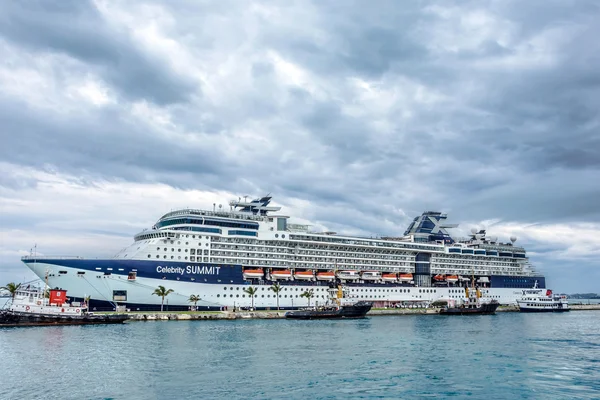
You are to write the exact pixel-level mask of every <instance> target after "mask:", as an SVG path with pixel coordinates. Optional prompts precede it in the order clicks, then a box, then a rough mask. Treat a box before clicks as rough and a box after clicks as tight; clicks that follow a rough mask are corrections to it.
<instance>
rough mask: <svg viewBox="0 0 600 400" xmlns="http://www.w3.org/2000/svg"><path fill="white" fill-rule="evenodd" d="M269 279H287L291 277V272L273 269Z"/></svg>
mask: <svg viewBox="0 0 600 400" xmlns="http://www.w3.org/2000/svg"><path fill="white" fill-rule="evenodd" d="M271 277H272V278H274V279H289V278H291V277H292V271H290V270H289V269H280V270H276V269H274V270H273V271H272V272H271Z"/></svg>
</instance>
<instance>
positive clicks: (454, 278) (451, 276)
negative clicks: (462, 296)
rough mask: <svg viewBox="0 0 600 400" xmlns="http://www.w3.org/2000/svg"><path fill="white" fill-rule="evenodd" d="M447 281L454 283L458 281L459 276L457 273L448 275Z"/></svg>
mask: <svg viewBox="0 0 600 400" xmlns="http://www.w3.org/2000/svg"><path fill="white" fill-rule="evenodd" d="M446 281H448V282H450V283H454V282H457V281H458V276H456V275H448V276H447V277H446Z"/></svg>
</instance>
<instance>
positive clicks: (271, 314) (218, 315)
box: [128, 304, 600, 321]
mask: <svg viewBox="0 0 600 400" xmlns="http://www.w3.org/2000/svg"><path fill="white" fill-rule="evenodd" d="M570 308H571V311H586V310H600V304H581V305H579V304H577V305H571V306H570ZM518 311H519V309H518V307H516V306H502V307H499V308H498V309H497V310H496V312H498V313H502V312H518ZM438 313H439V309H436V308H388V309H375V310H371V311H369V313H368V314H367V315H368V316H393V315H436V314H438ZM284 315H285V311H276V310H271V311H252V312H249V311H240V312H233V311H222V312H195V313H169V312H162V313H161V312H153V313H140V312H135V313H128V316H129V319H130V320H132V321H189V320H237V319H278V318H284Z"/></svg>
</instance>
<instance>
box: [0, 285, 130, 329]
mask: <svg viewBox="0 0 600 400" xmlns="http://www.w3.org/2000/svg"><path fill="white" fill-rule="evenodd" d="M127 319H128V317H127V315H125V314H113V315H95V314H93V313H90V312H88V310H87V305H86V304H77V303H73V304H71V303H68V301H67V291H66V290H61V289H51V290H50V291H49V297H48V298H46V296H45V291H43V290H41V289H39V288H24V289H19V290H17V292H16V293H15V295H14V297H13V299H12V302H11V303H10V305H9V306H8V308H7V309H4V310H0V327H13V326H46V325H91V324H120V323H123V322H125V321H126V320H127Z"/></svg>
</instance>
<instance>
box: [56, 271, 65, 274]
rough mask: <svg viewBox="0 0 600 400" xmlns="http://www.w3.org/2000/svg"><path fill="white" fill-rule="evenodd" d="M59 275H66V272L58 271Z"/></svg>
mask: <svg viewBox="0 0 600 400" xmlns="http://www.w3.org/2000/svg"><path fill="white" fill-rule="evenodd" d="M58 273H59V274H66V273H67V271H58Z"/></svg>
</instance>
